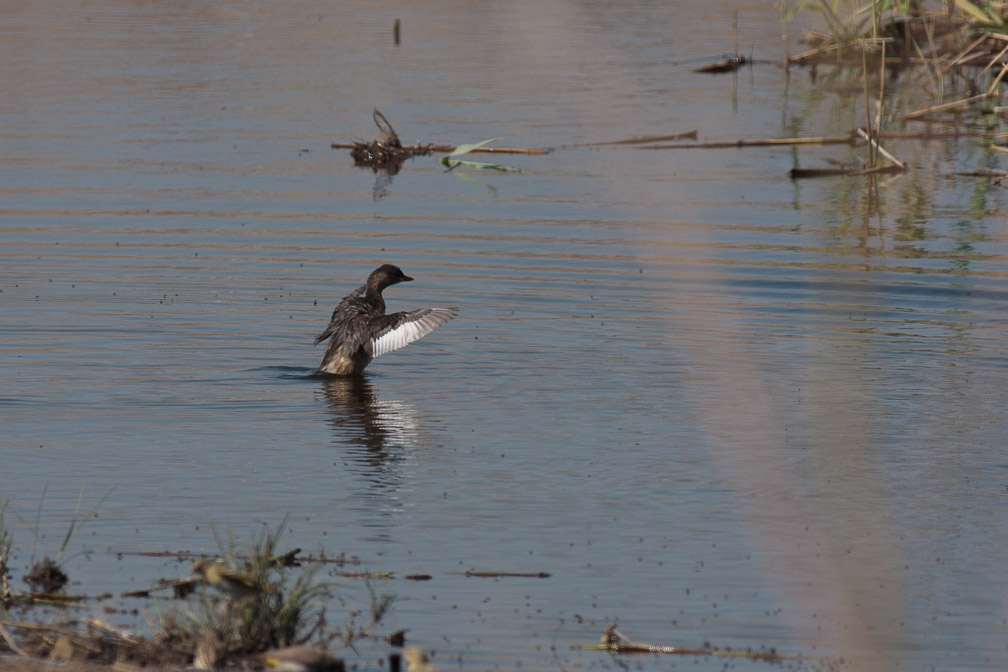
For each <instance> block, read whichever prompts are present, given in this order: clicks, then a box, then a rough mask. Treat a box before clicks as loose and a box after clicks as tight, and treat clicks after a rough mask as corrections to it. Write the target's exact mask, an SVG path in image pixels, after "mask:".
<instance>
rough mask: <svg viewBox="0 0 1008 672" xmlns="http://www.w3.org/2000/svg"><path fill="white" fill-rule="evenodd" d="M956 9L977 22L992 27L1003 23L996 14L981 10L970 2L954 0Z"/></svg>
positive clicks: (968, 0) (967, 0)
mask: <svg viewBox="0 0 1008 672" xmlns="http://www.w3.org/2000/svg"><path fill="white" fill-rule="evenodd" d="M955 4H956V7H958V8H959V9H961V10H962V11H963V12H965V13H966V14H969V15H970V16H972V17H973V18H974V19H976V20H977V21H980V22H982V23H986V24H989V25H994V26H1003V25H1004V21H1002V20H1001V17H1000V16H998V15H997V14H996V13H994V12H992V11H990V10H989V9H987V10H983V9H980V8H979V7H977V6H976V5H974V4H973V3H972V2H970V0H955Z"/></svg>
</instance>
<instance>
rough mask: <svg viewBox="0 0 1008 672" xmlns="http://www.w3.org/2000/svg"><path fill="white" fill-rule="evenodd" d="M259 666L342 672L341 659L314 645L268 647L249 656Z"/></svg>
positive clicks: (294, 671) (282, 670)
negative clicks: (266, 649)
mask: <svg viewBox="0 0 1008 672" xmlns="http://www.w3.org/2000/svg"><path fill="white" fill-rule="evenodd" d="M251 661H252V662H253V663H254V664H256V665H257V666H259V667H262V668H265V669H267V670H276V671H277V672H344V670H345V669H346V666H345V665H344V664H343V661H342V660H339V659H338V658H333V657H332V656H330V655H329V653H328V652H327V651H325V649H320V648H317V647H314V646H306V645H299V646H285V647H283V648H279V649H269V650H268V651H264V652H262V653H260V654H258V655H256V656H253V657H252V658H251Z"/></svg>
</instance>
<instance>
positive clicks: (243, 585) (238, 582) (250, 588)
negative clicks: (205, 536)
mask: <svg viewBox="0 0 1008 672" xmlns="http://www.w3.org/2000/svg"><path fill="white" fill-rule="evenodd" d="M189 573H190V574H199V575H200V576H201V577H202V578H203V581H204V583H206V584H207V585H210V586H213V587H214V588H216V589H217V590H219V591H221V592H222V593H226V594H227V595H229V596H230V597H231V598H232V599H235V600H241V599H244V598H246V597H256V596H257V595H261V594H263V593H272V592H275V591H274V589H272V588H268V587H266V586H262V585H260V584H258V583H256V581H254V580H253V579H252V577H250V576H248V575H247V574H243V573H241V572H239V571H237V570H234V569H231V568H230V567H228V566H227V565H225V564H224V563H223V562H222V561H221V560H219V559H216V558H200V559H199V560H197V561H196V562H194V563H193V564H192V567H191V568H190V569H189Z"/></svg>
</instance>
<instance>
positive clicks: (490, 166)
mask: <svg viewBox="0 0 1008 672" xmlns="http://www.w3.org/2000/svg"><path fill="white" fill-rule="evenodd" d="M450 156H451V155H449V156H445V157H442V158H441V165H443V166H444V167H445V168H447V169H448V172H449V173H450V172H451V171H453V170H455V169H456V168H458V167H459V166H465V167H466V168H481V169H483V170H497V171H500V172H502V173H520V172H522V171H521V169H520V168H512V167H511V166H502V165H501V164H499V163H480V162H478V161H456V160H455V159H451V158H449V157H450Z"/></svg>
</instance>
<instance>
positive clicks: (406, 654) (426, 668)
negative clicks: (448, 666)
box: [402, 646, 438, 672]
mask: <svg viewBox="0 0 1008 672" xmlns="http://www.w3.org/2000/svg"><path fill="white" fill-rule="evenodd" d="M402 653H403V658H405V659H406V672H438V668H437V667H435V666H434V664H433V663H431V662H430V661H429V660H427V654H425V653H424V652H423V651H421V650H420V649H418V648H417V647H415V646H407V647H406V648H405V649H403V652H402Z"/></svg>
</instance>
